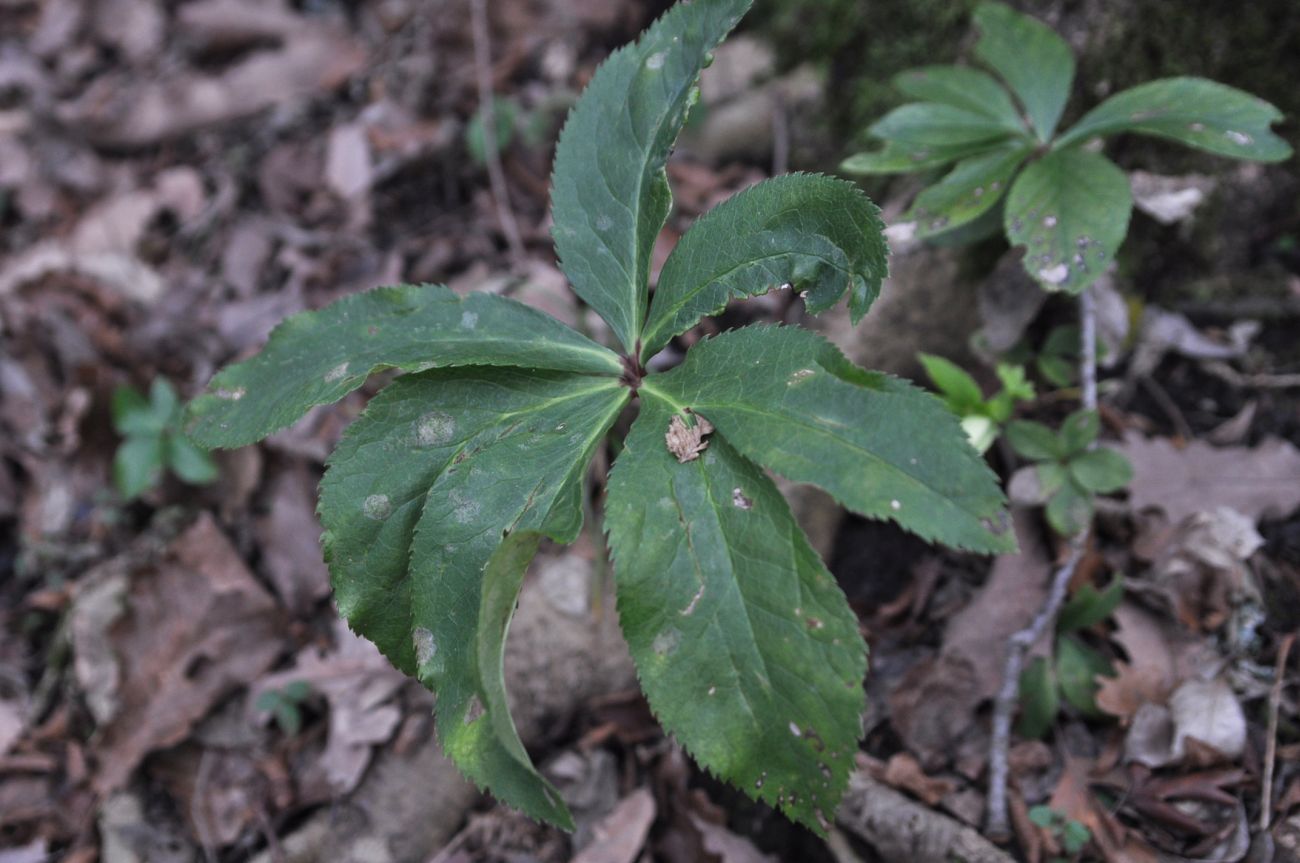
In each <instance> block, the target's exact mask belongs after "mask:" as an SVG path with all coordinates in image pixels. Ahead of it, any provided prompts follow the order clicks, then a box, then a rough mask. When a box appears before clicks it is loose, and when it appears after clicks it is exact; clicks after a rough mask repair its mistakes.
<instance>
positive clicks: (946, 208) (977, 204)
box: [904, 142, 1030, 238]
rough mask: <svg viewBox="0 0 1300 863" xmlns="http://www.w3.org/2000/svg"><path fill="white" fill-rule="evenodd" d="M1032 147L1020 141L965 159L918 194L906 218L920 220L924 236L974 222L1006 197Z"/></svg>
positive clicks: (918, 233)
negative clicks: (1008, 188) (1013, 178)
mask: <svg viewBox="0 0 1300 863" xmlns="http://www.w3.org/2000/svg"><path fill="white" fill-rule="evenodd" d="M1029 150H1030V148H1029V147H1028V146H1027V145H1025V144H1024V143H1021V142H1016V143H1013V144H1008V145H1003V146H1000V147H998V149H996V150H993V151H990V152H987V153H981V154H980V155H978V156H970V157H968V158H966V159H963V160H962V161H961V162H959V163H957V166H956V167H955V168H953V169H952V171H951V172H950V173H949V174H948V176H946V177H944V178H943V180H942V181H940V182H938V183H936V184H935V185H933V186H930V187H929V188H928V189H926V190H925V191H924V192H922V193H921V194H920V195H918V196H917V198H916V202H915V203H913V204H912V208H911V210H909V211H908V214H907V215H906V216H905V217H904V218H906V219H911V220H913V221H915V222H916V236H917V237H921V238H925V237H931V236H935V235H937V234H943V233H947V232H948V231H952V230H954V229H955V228H960V227H962V226H963V225H967V224H970V223H971V222H973V221H975V220H976V219H978V218H979V217H980V216H982V215H984V214H985V213H987V212H988V211H989V210H991V209H993V207H995V206H996V205H997V203H998V201H1000V200H1002V196H1003V195H1004V194H1005V193H1006V190H1007V187H1008V186H1009V185H1010V184H1011V178H1012V177H1014V176H1015V173H1016V171H1017V170H1018V169H1019V168H1020V166H1021V165H1022V164H1023V163H1024V161H1025V159H1026V158H1027V157H1028V156H1029Z"/></svg>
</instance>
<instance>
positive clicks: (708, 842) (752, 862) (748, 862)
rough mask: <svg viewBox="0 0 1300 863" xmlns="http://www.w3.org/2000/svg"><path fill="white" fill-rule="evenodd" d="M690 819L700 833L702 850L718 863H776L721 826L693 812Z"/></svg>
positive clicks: (751, 843)
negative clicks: (712, 856)
mask: <svg viewBox="0 0 1300 863" xmlns="http://www.w3.org/2000/svg"><path fill="white" fill-rule="evenodd" d="M690 818H691V824H692V825H694V826H695V829H696V830H698V831H699V833H700V841H701V843H702V844H703V845H704V850H705V851H707V852H708V853H709V854H712V855H714V857H715V858H716V859H717V860H718V863H777V862H776V858H775V857H770V856H768V855H767V854H764V853H763V852H761V851H759V850H758V849H757V848H756V847H754V843H753V842H750V841H749V840H748V839H746V838H745V837H743V836H738V835H736V834H735V833H732V832H731V831H730V830H728V829H727V828H726V827H724V826H722V825H721V824H714V823H713V822H712V821H709V820H708V819H705V818H701V817H700V816H699V815H696V814H695V813H694V812H692V813H690Z"/></svg>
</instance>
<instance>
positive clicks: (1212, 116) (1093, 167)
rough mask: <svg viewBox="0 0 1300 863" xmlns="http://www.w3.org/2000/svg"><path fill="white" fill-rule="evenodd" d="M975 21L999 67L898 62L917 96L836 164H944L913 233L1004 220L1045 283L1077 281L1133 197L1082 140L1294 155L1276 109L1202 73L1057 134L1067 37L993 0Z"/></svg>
mask: <svg viewBox="0 0 1300 863" xmlns="http://www.w3.org/2000/svg"><path fill="white" fill-rule="evenodd" d="M975 25H976V26H977V27H978V28H979V30H980V39H979V41H978V42H977V43H976V45H975V56H976V57H977V58H978V59H979V60H980V61H981V62H982V63H983V64H985V65H986V66H987V67H988V68H989V69H990V70H991V71H992V72H994V73H996V74H997V76H998V78H995V77H993V75H990V74H988V73H987V72H984V71H981V70H979V69H976V68H973V67H970V66H927V67H924V68H920V69H914V70H911V71H908V72H904V73H902V74H900V75H899V76H898V77H897V78H895V79H894V83H895V85H896V86H897V87H898V89H900V90H902V91H903V92H904V93H906V94H907V95H909V96H913V97H915V98H917V99H920V100H922V101H919V102H914V103H911V104H907V105H903V106H902V107H900V108H897V109H895V110H893V111H891V112H890V113H888V114H887V115H885V116H884V117H883V118H881V119H880V120H879V121H878V122H876V123H875V124H874V125H872V126H871V127H870V129H869V132H870V134H871V135H872V136H873V137H875V138H878V139H880V140H881V141H883V142H884V147H883V149H881V150H879V151H876V152H872V153H861V154H859V155H856V156H853V157H851V158H849V159H847V160H846V161H845V162H844V164H843V165H842V166H841V167H842V169H843V170H844V171H846V172H849V173H854V174H893V173H906V172H913V171H928V170H933V169H937V168H943V167H945V166H948V165H953V167H952V169H951V170H950V171H949V172H948V173H947V175H946V176H944V178H943V179H942V180H941V181H940V182H938V183H936V184H934V185H932V186H930V187H929V188H927V189H926V190H925V191H923V192H922V193H921V194H920V195H919V196H918V197H917V198H916V200H915V202H913V204H912V207H911V209H910V210H909V211H908V213H907V214H906V216H904V219H903V221H904V223H906V224H908V225H910V226H911V229H912V233H913V234H914V235H915V236H916V237H918V238H939V237H948V238H959V237H960V236H961V235H962V234H965V235H967V236H970V235H972V234H976V235H978V234H979V233H981V232H983V231H984V230H985V229H986V228H988V227H991V226H993V225H996V224H997V222H998V221H1000V222H1001V225H1002V228H1003V230H1004V231H1005V233H1006V236H1007V239H1008V241H1010V242H1011V244H1012V245H1015V246H1023V247H1024V248H1025V249H1026V254H1025V257H1024V266H1025V269H1026V271H1027V272H1028V273H1029V275H1030V276H1032V277H1033V278H1034V279H1035V280H1036V281H1037V282H1038V283H1039V284H1040V285H1042V286H1043V287H1044V288H1046V289H1048V290H1053V291H1057V290H1059V291H1067V292H1069V293H1074V294H1077V293H1079V292H1080V291H1082V290H1083V289H1084V288H1085V287H1087V286H1088V285H1089V284H1091V283H1092V282H1093V281H1095V280H1096V279H1097V278H1098V277H1099V276H1100V275H1101V274H1102V272H1104V271H1105V269H1106V268H1107V267H1108V266H1109V264H1110V262H1111V261H1112V260H1114V257H1115V254H1116V252H1117V251H1118V250H1119V247H1120V245H1121V244H1122V243H1123V241H1124V237H1125V235H1126V234H1127V232H1128V223H1129V215H1130V212H1131V210H1132V206H1133V197H1132V194H1131V192H1130V190H1129V184H1128V179H1127V178H1126V177H1125V176H1124V172H1123V171H1122V170H1120V168H1119V167H1118V166H1116V165H1115V164H1114V163H1113V162H1111V161H1110V160H1109V159H1107V158H1106V157H1105V156H1103V155H1101V154H1100V153H1098V152H1094V151H1093V149H1092V148H1091V147H1089V146H1087V145H1088V144H1089V142H1091V141H1093V140H1094V139H1097V138H1100V137H1104V136H1107V135H1116V134H1123V133H1135V134H1142V135H1152V136H1155V137H1160V138H1165V139H1168V140H1171V141H1175V142H1178V143H1181V144H1185V145H1187V146H1189V147H1194V148H1196V149H1200V150H1205V151H1207V152H1210V153H1215V154H1217V155H1220V156H1228V157H1230V158H1236V159H1247V160H1253V161H1262V162H1277V161H1281V160H1283V159H1286V158H1288V157H1289V156H1290V155H1291V148H1290V147H1289V146H1288V145H1287V144H1286V142H1285V141H1283V140H1282V139H1281V138H1279V137H1277V136H1276V135H1275V134H1273V132H1272V131H1271V129H1270V128H1269V127H1270V126H1271V125H1272V124H1273V123H1275V122H1277V121H1278V120H1280V119H1281V114H1280V113H1279V112H1278V110H1277V109H1276V108H1274V107H1273V106H1272V105H1270V104H1268V103H1267V102H1265V101H1263V100H1262V99H1258V98H1256V97H1255V96H1252V95H1250V94H1249V93H1244V92H1242V91H1240V90H1237V89H1234V88H1232V87H1228V86H1225V85H1223V84H1218V83H1215V82H1213V81H1209V80H1205V79H1203V78H1192V77H1178V78H1164V79H1160V80H1156V81H1151V82H1149V83H1146V84H1141V85H1139V86H1137V87H1133V88H1131V89H1128V90H1124V91H1123V92H1120V93H1117V94H1115V95H1114V96H1111V97H1110V98H1108V99H1106V100H1105V101H1104V102H1102V103H1101V104H1100V105H1098V106H1097V107H1096V108H1094V109H1092V110H1091V111H1089V112H1088V113H1086V114H1085V115H1084V116H1083V117H1082V118H1081V119H1080V120H1079V121H1078V122H1077V123H1076V124H1075V125H1074V126H1072V127H1071V128H1069V129H1068V130H1065V131H1064V132H1060V133H1058V125H1059V123H1060V120H1061V116H1062V114H1063V113H1064V111H1065V105H1066V101H1067V100H1068V98H1069V95H1070V91H1071V88H1072V87H1073V84H1074V71H1075V63H1074V57H1073V55H1072V53H1071V51H1070V47H1069V45H1067V44H1066V42H1065V40H1063V39H1062V38H1061V37H1060V36H1058V35H1057V34H1056V33H1054V32H1053V31H1052V30H1051V29H1050V28H1049V27H1047V26H1046V25H1044V24H1042V23H1041V22H1039V21H1037V20H1035V19H1033V18H1029V17H1027V16H1023V15H1020V14H1018V13H1016V12H1014V11H1012V10H1011V9H1010V8H1008V7H1006V6H1003V5H1001V4H999V3H982V4H980V5H979V6H978V7H977V9H976V11H975ZM999 78H1000V80H999ZM954 163H955V164H954ZM999 216H1000V218H999ZM959 232H960V233H959Z"/></svg>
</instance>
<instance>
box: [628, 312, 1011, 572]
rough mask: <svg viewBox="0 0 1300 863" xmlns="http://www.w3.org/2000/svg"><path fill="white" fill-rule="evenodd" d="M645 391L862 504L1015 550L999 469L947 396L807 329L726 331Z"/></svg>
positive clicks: (921, 526)
mask: <svg viewBox="0 0 1300 863" xmlns="http://www.w3.org/2000/svg"><path fill="white" fill-rule="evenodd" d="M642 391H643V392H647V391H648V392H649V393H650V394H652V395H656V396H659V397H661V398H665V399H667V400H668V401H670V402H672V403H673V404H674V405H676V406H678V407H679V408H680V409H682V410H685V409H687V408H689V409H691V410H693V411H695V412H696V413H698V414H699V415H700V416H703V417H704V418H706V419H707V420H709V422H711V423H712V424H713V425H714V426H715V427H716V428H717V430H718V432H719V433H721V434H722V435H723V436H724V437H725V438H726V439H727V442H728V443H730V444H731V445H732V446H734V447H735V448H736V449H738V450H739V451H740V452H741V453H742V454H744V455H745V457H746V458H749V459H751V460H753V461H756V462H758V463H759V464H761V465H763V466H764V467H767V468H770V469H771V470H773V471H775V472H777V473H779V474H781V475H783V476H785V477H786V478H788V479H791V480H794V481H795V482H806V483H812V484H814V485H818V486H821V487H822V488H824V489H826V491H828V492H830V493H831V495H832V496H834V497H835V498H836V499H837V500H838V501H840V502H841V503H842V504H844V505H845V506H847V507H848V508H849V509H851V510H854V511H855V512H858V513H861V514H863V515H866V516H869V517H872V518H888V519H891V520H893V521H895V522H897V523H898V524H899V525H901V526H902V527H904V528H906V529H908V530H910V531H912V532H914V533H916V534H917V535H919V536H921V537H922V538H925V539H929V540H936V541H939V542H943V543H945V544H947V545H951V546H955V547H958V548H965V549H972V550H978V551H986V552H999V551H1006V550H1008V549H1011V548H1014V546H1015V540H1014V537H1012V536H1011V535H1010V533H1009V532H1007V530H1006V526H1005V523H1004V521H1005V511H1004V510H1003V497H1002V493H1001V491H1000V490H999V488H998V484H997V480H996V477H995V476H994V475H993V473H992V471H990V470H989V468H988V466H987V465H985V464H984V462H983V460H982V459H980V457H979V456H978V455H977V454H976V452H975V451H974V450H973V449H972V448H971V447H970V445H969V444H968V443H967V442H966V438H965V435H964V434H963V432H962V430H961V427H960V425H959V424H958V422H957V418H956V417H954V416H953V415H952V414H951V413H950V412H949V411H948V410H947V409H946V408H945V407H944V406H943V403H942V402H940V401H939V400H938V399H936V398H934V397H933V396H931V395H930V394H928V393H925V392H922V391H920V390H917V389H915V388H914V387H912V386H910V385H909V384H906V383H903V382H901V381H899V380H896V379H894V378H890V377H889V376H887V375H883V374H878V373H871V372H866V371H863V370H862V369H859V368H858V367H856V366H854V365H853V364H852V363H850V362H849V361H848V360H846V359H845V358H844V356H843V354H841V353H840V352H839V350H838V349H836V348H835V347H834V346H833V345H831V344H830V343H829V342H827V341H825V340H824V339H822V338H821V337H819V336H817V335H815V334H813V333H810V332H808V331H806V330H800V329H793V328H781V327H762V326H751V327H747V328H745V329H743V330H737V331H733V332H729V333H724V334H723V335H720V336H717V337H715V338H713V339H710V340H708V341H705V342H701V343H699V344H697V345H696V346H695V347H694V348H692V349H691V352H690V353H689V354H688V355H687V357H686V361H685V362H684V363H683V364H682V365H681V366H679V367H678V368H676V369H674V370H673V371H671V372H669V373H667V374H664V375H655V376H652V377H650V378H647V379H646V380H645V382H644V383H643V389H642Z"/></svg>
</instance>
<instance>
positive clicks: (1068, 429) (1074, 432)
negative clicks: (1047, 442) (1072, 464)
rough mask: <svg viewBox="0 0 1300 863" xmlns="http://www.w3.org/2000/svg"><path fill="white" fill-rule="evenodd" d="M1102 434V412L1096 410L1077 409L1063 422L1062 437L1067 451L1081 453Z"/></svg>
mask: <svg viewBox="0 0 1300 863" xmlns="http://www.w3.org/2000/svg"><path fill="white" fill-rule="evenodd" d="M1099 434H1101V414H1100V413H1098V412H1097V411H1095V410H1080V411H1075V412H1074V413H1072V414H1070V415H1069V416H1068V417H1066V418H1065V422H1063V423H1061V431H1060V435H1059V436H1060V439H1061V443H1062V445H1063V446H1064V447H1065V451H1066V453H1081V452H1083V451H1084V450H1086V449H1087V448H1088V447H1090V446H1092V444H1093V442H1094V441H1096V440H1097V435H1099Z"/></svg>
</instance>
